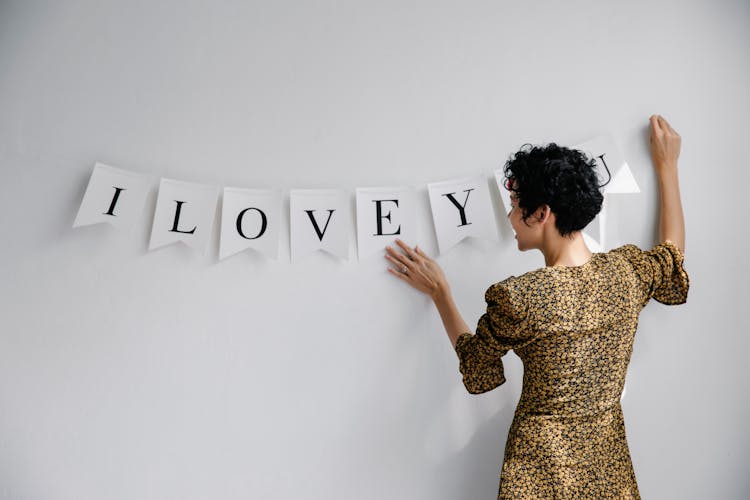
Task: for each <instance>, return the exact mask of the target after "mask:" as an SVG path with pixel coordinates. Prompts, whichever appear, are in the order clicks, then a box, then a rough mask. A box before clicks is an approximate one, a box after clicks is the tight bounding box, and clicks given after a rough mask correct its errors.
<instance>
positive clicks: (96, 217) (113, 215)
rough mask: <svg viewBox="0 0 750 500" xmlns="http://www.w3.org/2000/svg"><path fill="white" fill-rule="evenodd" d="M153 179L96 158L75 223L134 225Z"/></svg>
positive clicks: (119, 226)
mask: <svg viewBox="0 0 750 500" xmlns="http://www.w3.org/2000/svg"><path fill="white" fill-rule="evenodd" d="M153 182H154V179H153V178H151V177H149V176H147V175H142V174H136V173H134V172H129V171H127V170H122V169H119V168H116V167H111V166H109V165H105V164H103V163H99V162H96V164H95V165H94V170H93V172H91V177H89V184H88V186H87V187H86V192H85V193H84V194H83V200H82V201H81V206H80V207H79V208H78V214H77V215H76V219H75V221H74V222H73V227H79V226H88V225H90V224H99V223H102V222H104V223H107V224H110V225H112V226H114V227H117V228H120V229H122V228H128V229H132V227H133V225H134V224H135V221H136V220H137V219H138V216H139V215H140V214H141V213H142V211H143V208H144V205H145V203H146V196H147V195H148V193H149V191H150V189H151V184H153Z"/></svg>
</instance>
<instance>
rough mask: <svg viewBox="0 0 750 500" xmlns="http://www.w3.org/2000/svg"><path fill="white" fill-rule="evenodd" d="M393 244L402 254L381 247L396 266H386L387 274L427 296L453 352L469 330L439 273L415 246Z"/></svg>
mask: <svg viewBox="0 0 750 500" xmlns="http://www.w3.org/2000/svg"><path fill="white" fill-rule="evenodd" d="M396 244H397V245H398V246H399V247H400V248H401V249H402V250H403V252H404V253H399V252H397V251H396V250H394V249H393V248H391V247H389V246H386V247H385V248H386V252H387V254H386V255H385V258H386V259H388V260H389V261H391V262H392V263H393V264H394V265H395V266H396V269H393V268H391V267H389V268H388V272H390V273H391V274H393V275H395V276H397V277H398V278H400V279H402V280H403V281H405V282H407V283H408V284H409V285H411V286H412V287H414V288H416V289H417V290H419V291H420V292H422V293H425V294H427V295H429V296H430V298H431V299H432V302H433V303H434V304H435V306H436V307H437V309H438V312H439V313H440V319H442V320H443V326H444V327H445V331H446V332H447V334H448V338H449V339H450V341H451V344H452V345H453V348H454V349H455V347H456V340H457V339H458V337H459V335H461V334H462V333H464V332H468V333H471V330H470V329H469V326H468V325H467V324H466V322H465V321H464V319H463V318H462V317H461V313H460V312H459V311H458V308H457V307H456V303H455V301H454V300H453V296H452V295H451V290H450V286H449V285H448V281H447V280H446V278H445V274H444V273H443V270H442V269H441V268H440V265H439V264H438V263H437V262H435V260H434V259H432V258H430V257H428V256H427V255H426V254H425V253H424V252H422V250H421V249H420V248H419V246H415V247H414V248H413V249H412V248H411V247H409V246H408V245H406V244H405V243H404V242H403V241H401V240H400V239H396Z"/></svg>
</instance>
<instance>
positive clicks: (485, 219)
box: [427, 175, 498, 254]
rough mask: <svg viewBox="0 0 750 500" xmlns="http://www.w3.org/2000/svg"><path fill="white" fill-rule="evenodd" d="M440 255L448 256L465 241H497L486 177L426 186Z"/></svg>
mask: <svg viewBox="0 0 750 500" xmlns="http://www.w3.org/2000/svg"><path fill="white" fill-rule="evenodd" d="M427 191H428V192H429V196H430V208H431V209H432V218H433V220H434V222H435V232H436V234H437V241H438V251H439V253H440V254H444V253H446V252H447V251H448V250H450V249H451V248H453V247H454V246H455V245H456V244H457V243H459V242H460V241H461V240H463V239H464V238H467V237H469V236H473V237H475V238H486V239H488V240H494V241H497V240H498V234H497V225H496V224H495V218H494V212H493V210H492V200H491V199H490V190H489V187H488V186H487V179H486V177H485V176H484V175H477V176H475V177H469V178H466V179H457V180H450V181H443V182H433V183H431V184H428V185H427Z"/></svg>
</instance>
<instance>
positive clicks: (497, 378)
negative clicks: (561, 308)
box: [455, 280, 534, 394]
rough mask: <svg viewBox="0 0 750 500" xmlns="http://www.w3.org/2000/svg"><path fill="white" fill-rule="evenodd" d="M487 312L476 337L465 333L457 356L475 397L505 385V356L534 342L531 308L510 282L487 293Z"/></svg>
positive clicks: (478, 327) (489, 289) (462, 334)
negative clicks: (503, 357) (530, 324)
mask: <svg viewBox="0 0 750 500" xmlns="http://www.w3.org/2000/svg"><path fill="white" fill-rule="evenodd" d="M484 297H485V301H486V302H487V310H486V312H485V313H484V314H483V315H482V316H481V317H480V318H479V321H478V323H477V328H476V333H475V334H471V333H470V332H465V333H461V334H460V335H459V336H458V339H457V340H456V346H455V349H456V353H457V354H458V359H459V371H460V372H461V374H462V375H463V383H464V386H465V387H466V390H468V391H469V392H470V393H471V394H481V393H483V392H487V391H490V390H492V389H494V388H495V387H497V386H499V385H501V384H503V383H504V382H505V374H504V371H503V362H502V359H501V358H502V356H504V355H505V354H506V353H507V352H508V351H509V350H511V349H515V348H518V347H522V346H523V345H525V344H527V343H529V342H531V341H532V340H534V335H533V333H532V332H531V329H530V328H529V319H528V308H527V307H525V305H524V304H522V303H521V302H520V301H519V300H518V299H517V298H516V294H515V293H514V291H513V288H512V287H511V286H509V282H508V280H505V281H501V282H499V283H495V284H494V285H492V286H490V287H489V288H488V289H487V291H486V292H485V295H484Z"/></svg>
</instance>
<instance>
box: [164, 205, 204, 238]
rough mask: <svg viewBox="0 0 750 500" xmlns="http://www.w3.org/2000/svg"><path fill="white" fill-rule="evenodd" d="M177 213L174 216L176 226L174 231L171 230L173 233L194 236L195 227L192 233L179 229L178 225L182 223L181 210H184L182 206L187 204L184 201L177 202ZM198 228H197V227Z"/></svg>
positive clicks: (173, 228)
mask: <svg viewBox="0 0 750 500" xmlns="http://www.w3.org/2000/svg"><path fill="white" fill-rule="evenodd" d="M174 201H176V202H177V211H176V212H175V214H174V225H173V226H172V229H170V231H171V232H174V233H185V234H193V233H194V232H195V229H196V228H195V227H194V228H193V229H191V230H190V231H180V230H179V229H177V224H179V222H180V210H181V209H182V204H183V203H185V202H184V201H177V200H174ZM196 227H197V226H196Z"/></svg>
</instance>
